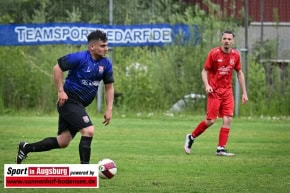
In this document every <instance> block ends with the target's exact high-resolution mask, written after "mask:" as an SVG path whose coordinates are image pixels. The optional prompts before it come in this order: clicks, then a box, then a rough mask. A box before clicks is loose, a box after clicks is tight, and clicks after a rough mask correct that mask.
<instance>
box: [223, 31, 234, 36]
mask: <svg viewBox="0 0 290 193" xmlns="http://www.w3.org/2000/svg"><path fill="white" fill-rule="evenodd" d="M224 34H232V35H233V37H235V33H234V32H233V31H232V30H225V31H224V32H223V33H222V36H223V35H224Z"/></svg>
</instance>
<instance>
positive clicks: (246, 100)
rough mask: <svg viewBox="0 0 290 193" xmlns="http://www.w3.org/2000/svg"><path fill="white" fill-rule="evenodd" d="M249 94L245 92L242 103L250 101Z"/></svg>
mask: <svg viewBox="0 0 290 193" xmlns="http://www.w3.org/2000/svg"><path fill="white" fill-rule="evenodd" d="M248 100H249V99H248V96H247V95H246V94H243V95H242V104H245V103H247V102H248Z"/></svg>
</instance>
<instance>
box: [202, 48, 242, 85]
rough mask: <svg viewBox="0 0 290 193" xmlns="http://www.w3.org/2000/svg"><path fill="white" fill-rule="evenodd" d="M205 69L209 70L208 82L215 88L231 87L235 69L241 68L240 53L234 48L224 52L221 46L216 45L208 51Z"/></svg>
mask: <svg viewBox="0 0 290 193" xmlns="http://www.w3.org/2000/svg"><path fill="white" fill-rule="evenodd" d="M204 69H206V70H207V71H208V83H209V85H210V86H211V87H212V88H213V89H214V90H217V89H218V88H221V90H224V89H227V90H228V89H231V88H232V74H233V69H235V70H236V71H239V70H240V69H241V62H240V53H239V52H238V51H237V50H234V49H231V50H230V53H224V52H223V51H222V48H221V47H216V48H214V49H212V50H211V51H210V52H209V53H208V56H207V59H206V61H205V64H204Z"/></svg>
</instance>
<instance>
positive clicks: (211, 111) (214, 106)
mask: <svg viewBox="0 0 290 193" xmlns="http://www.w3.org/2000/svg"><path fill="white" fill-rule="evenodd" d="M219 107H220V100H219V99H218V98H215V97H213V96H211V95H209V96H208V99H207V115H206V118H205V120H203V121H201V122H200V123H199V124H198V125H197V126H196V127H195V129H194V130H193V131H192V133H191V134H187V135H186V137H185V143H184V151H185V153H187V154H189V153H190V152H191V147H192V144H193V143H194V140H195V138H197V137H198V136H199V135H201V134H202V133H203V132H204V131H205V130H206V129H207V128H208V127H210V126H211V125H212V124H214V123H215V121H216V118H217V113H218V109H219Z"/></svg>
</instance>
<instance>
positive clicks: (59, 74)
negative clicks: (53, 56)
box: [53, 64, 68, 106]
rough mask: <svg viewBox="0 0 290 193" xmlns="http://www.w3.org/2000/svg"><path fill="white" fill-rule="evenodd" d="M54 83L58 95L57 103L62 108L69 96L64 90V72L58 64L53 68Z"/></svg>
mask: <svg viewBox="0 0 290 193" xmlns="http://www.w3.org/2000/svg"><path fill="white" fill-rule="evenodd" d="M53 81H54V85H55V87H56V89H57V93H58V94H57V96H58V97H57V103H58V104H59V105H60V106H61V105H63V104H64V103H65V101H66V100H67V99H68V96H67V94H66V93H65V92H64V90H63V71H62V70H61V68H60V67H59V65H58V64H56V65H54V67H53Z"/></svg>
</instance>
